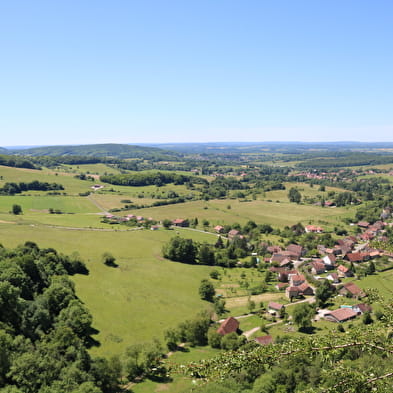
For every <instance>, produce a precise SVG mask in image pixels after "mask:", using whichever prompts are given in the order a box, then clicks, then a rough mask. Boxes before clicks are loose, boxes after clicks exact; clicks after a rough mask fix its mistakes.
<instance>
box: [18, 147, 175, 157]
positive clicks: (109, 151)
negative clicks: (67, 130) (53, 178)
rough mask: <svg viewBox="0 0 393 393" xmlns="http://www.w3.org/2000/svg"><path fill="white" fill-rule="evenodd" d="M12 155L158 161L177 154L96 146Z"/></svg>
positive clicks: (23, 150) (37, 148) (44, 149)
mask: <svg viewBox="0 0 393 393" xmlns="http://www.w3.org/2000/svg"><path fill="white" fill-rule="evenodd" d="M12 153H13V154H21V155H24V156H34V157H37V156H51V157H55V156H57V157H58V156H87V157H90V156H91V157H114V158H123V159H124V158H146V159H158V160H173V159H176V158H177V157H179V153H175V152H171V151H166V150H163V149H160V148H156V147H147V146H133V145H125V144H115V143H106V144H97V145H78V146H45V147H34V148H30V149H19V150H13V151H12Z"/></svg>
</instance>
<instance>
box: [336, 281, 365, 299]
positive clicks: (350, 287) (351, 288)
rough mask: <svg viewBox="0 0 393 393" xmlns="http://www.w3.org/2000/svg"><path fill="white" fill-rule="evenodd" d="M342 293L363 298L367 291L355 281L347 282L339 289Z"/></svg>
mask: <svg viewBox="0 0 393 393" xmlns="http://www.w3.org/2000/svg"><path fill="white" fill-rule="evenodd" d="M339 293H340V294H341V295H350V296H353V297H356V298H361V297H364V296H365V293H364V292H363V291H362V290H361V289H360V288H359V287H358V286H357V285H356V284H355V283H353V282H347V283H346V284H344V285H343V287H342V288H341V289H340V290H339Z"/></svg>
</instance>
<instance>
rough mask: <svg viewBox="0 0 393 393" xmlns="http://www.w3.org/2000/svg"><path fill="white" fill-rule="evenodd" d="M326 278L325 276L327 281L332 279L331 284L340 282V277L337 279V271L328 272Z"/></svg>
mask: <svg viewBox="0 0 393 393" xmlns="http://www.w3.org/2000/svg"><path fill="white" fill-rule="evenodd" d="M326 278H327V279H328V280H329V281H332V282H333V284H338V283H339V282H340V279H339V277H338V274H337V273H330V274H329V275H328V276H327V277H326Z"/></svg>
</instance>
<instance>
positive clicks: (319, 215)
mask: <svg viewBox="0 0 393 393" xmlns="http://www.w3.org/2000/svg"><path fill="white" fill-rule="evenodd" d="M354 212H355V209H354V208H353V207H345V208H322V207H319V206H313V205H301V204H300V205H297V204H295V203H289V202H280V203H277V202H268V201H259V200H257V201H247V202H240V201H239V200H228V199H225V200H221V199H220V200H210V201H194V202H186V203H180V204H176V205H167V206H160V207H151V208H145V209H138V215H142V216H144V217H153V218H155V219H158V220H162V219H165V218H177V217H179V218H189V219H191V218H194V217H198V220H199V222H200V223H201V222H202V220H203V219H206V220H208V221H209V223H210V226H212V227H214V226H215V225H218V224H220V225H223V224H233V223H235V222H238V223H239V224H242V225H244V224H245V223H246V222H247V221H249V220H253V221H255V222H256V223H257V224H270V225H272V226H273V227H279V228H282V227H284V226H286V225H289V226H290V225H293V224H296V223H298V222H301V223H303V224H304V225H306V224H319V225H325V226H327V227H330V228H332V227H334V226H336V225H339V224H340V225H342V219H343V218H344V217H352V216H353V215H354Z"/></svg>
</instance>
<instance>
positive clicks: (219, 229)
mask: <svg viewBox="0 0 393 393" xmlns="http://www.w3.org/2000/svg"><path fill="white" fill-rule="evenodd" d="M214 230H215V231H216V232H217V233H222V232H223V231H224V227H223V226H222V225H216V226H215V227H214Z"/></svg>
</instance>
